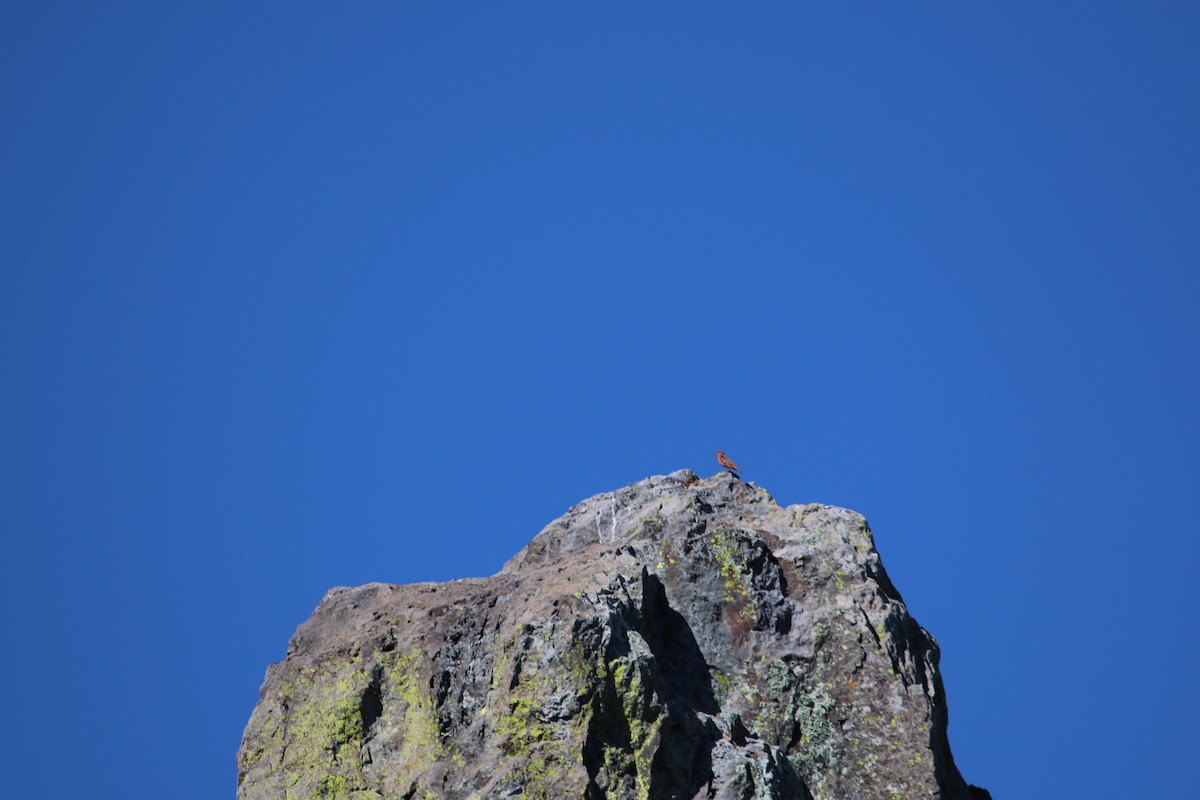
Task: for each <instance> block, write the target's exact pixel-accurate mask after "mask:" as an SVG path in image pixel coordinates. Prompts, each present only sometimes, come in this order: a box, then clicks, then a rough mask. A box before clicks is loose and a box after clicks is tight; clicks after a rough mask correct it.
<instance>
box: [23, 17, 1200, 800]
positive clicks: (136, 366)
mask: <svg viewBox="0 0 1200 800" xmlns="http://www.w3.org/2000/svg"><path fill="white" fill-rule="evenodd" d="M193 6H194V7H193ZM739 6H740V7H738V8H734V7H733V4H714V3H702V4H683V3H649V4H591V5H587V4H569V5H564V4H557V3H522V4H516V5H514V4H491V3H489V4H482V3H480V4H470V3H465V4H448V3H440V4H434V3H391V4H383V3H360V4H350V5H345V4H341V5H339V6H333V5H330V4H324V3H308V2H302V3H287V4H257V5H254V6H253V7H249V6H248V5H247V4H242V3H236V4H235V3H215V2H214V3H203V4H178V3H173V4H164V3H122V2H116V3H105V4H97V3H89V4H83V3H76V4H68V3H51V2H8V3H5V4H3V6H0V103H2V106H0V107H2V108H3V110H4V119H5V122H4V123H3V125H0V252H2V253H3V257H2V261H3V267H2V269H0V369H2V370H3V375H4V376H5V380H4V383H3V390H2V392H0V420H2V421H0V448H2V451H3V453H4V454H5V458H4V459H3V460H2V461H0V470H3V472H2V474H0V501H2V503H3V516H2V517H0V520H2V522H3V529H4V550H5V556H4V558H3V559H0V586H2V590H3V592H4V599H5V606H6V608H7V612H8V613H6V614H5V615H4V616H3V618H2V621H0V626H2V628H0V635H2V636H3V641H4V642H5V651H4V658H3V659H0V678H2V679H3V680H4V683H5V685H6V686H7V694H8V700H7V706H6V711H5V718H6V720H7V722H6V724H5V725H3V726H0V765H3V767H4V773H5V776H6V778H5V781H6V788H5V794H6V795H7V796H12V797H37V798H46V799H47V800H57V798H76V797H80V796H85V795H86V796H88V797H93V798H96V797H98V798H107V797H112V798H122V800H128V798H140V797H145V798H158V797H164V796H169V797H174V798H177V800H190V798H197V800H198V799H199V798H211V797H222V796H224V797H232V796H233V792H234V785H235V768H234V752H235V750H236V748H237V745H238V742H239V740H240V736H241V731H242V728H243V726H244V725H245V722H246V720H247V719H248V717H249V715H250V712H251V710H252V708H253V706H254V703H255V701H256V699H257V691H258V686H259V683H260V681H261V679H262V677H263V672H264V670H265V668H266V666H267V664H268V663H270V662H272V661H277V660H280V659H281V658H282V657H283V655H284V648H285V645H286V642H287V639H288V637H289V636H290V635H291V634H292V632H293V630H294V629H295V627H296V625H298V624H299V623H300V622H301V621H303V620H304V619H305V618H306V617H307V615H308V614H309V613H310V612H311V610H312V608H313V607H314V606H315V605H316V603H317V601H318V600H319V599H320V597H321V596H322V594H323V593H324V592H325V590H326V589H328V588H329V587H331V586H335V585H355V584H360V583H365V582H369V581H388V582H394V583H404V582H411V581H419V580H444V579H449V578H453V577H462V576H472V575H486V574H490V573H492V572H494V571H496V570H497V569H498V568H499V567H500V565H501V564H502V563H503V562H504V561H505V560H506V559H507V558H508V557H509V556H511V555H512V554H513V553H515V552H516V551H517V550H518V549H519V548H521V547H522V546H523V545H524V544H525V543H526V542H527V541H528V540H529V538H531V537H532V536H533V535H534V534H535V533H537V531H538V530H540V529H541V527H542V526H543V525H544V524H545V523H547V522H548V521H550V520H551V519H553V518H554V517H556V516H558V515H559V514H561V513H562V512H564V511H565V510H566V509H567V508H568V507H569V506H570V505H571V504H573V503H574V502H576V501H577V500H580V499H582V498H584V497H587V496H589V495H592V494H595V493H597V492H601V491H607V490H610V489H613V488H616V487H619V486H622V485H624V484H626V483H629V482H632V481H636V480H638V479H640V478H642V477H644V476H646V475H650V474H656V473H665V472H669V471H671V470H674V469H678V468H681V467H690V468H692V469H695V470H697V471H699V472H701V473H702V474H710V473H712V472H715V471H716V470H717V465H716V463H715V460H714V459H713V456H712V451H713V450H714V449H717V448H722V449H724V450H726V451H728V452H729V453H730V455H731V456H732V457H733V458H734V459H735V460H737V461H738V462H739V463H740V464H741V465H742V467H743V468H744V473H745V476H746V477H747V478H748V479H749V480H753V481H756V482H758V483H759V484H760V485H762V486H765V487H766V488H768V489H769V490H770V491H771V492H772V493H773V494H774V495H775V496H776V498H777V499H779V500H780V502H782V503H785V504H790V503H797V502H801V503H803V502H822V503H830V504H837V505H843V506H847V507H850V508H854V509H856V510H858V511H861V512H862V513H864V514H866V515H867V516H868V518H869V519H870V521H871V523H872V526H873V528H874V529H875V532H876V540H877V544H878V546H879V549H880V551H881V553H882V555H883V558H884V561H885V564H886V565H887V568H888V570H889V572H890V573H891V575H892V577H893V579H894V580H895V582H896V584H897V585H898V587H899V588H900V590H901V592H902V593H903V595H904V597H905V599H906V600H907V602H908V604H909V607H910V609H911V610H912V612H913V613H914V614H915V615H916V617H917V618H918V620H919V621H920V622H921V623H922V624H923V625H924V626H925V627H927V628H929V629H930V630H931V631H932V632H933V633H934V634H935V635H936V636H937V637H938V639H939V641H940V643H941V645H942V648H943V662H942V665H943V668H944V672H945V680H946V687H947V692H948V698H949V706H950V722H951V727H950V739H951V743H952V746H953V749H954V753H955V756H956V758H957V760H958V762H959V765H960V767H961V769H962V771H963V773H964V775H965V776H966V777H967V779H968V780H970V781H972V782H974V783H977V784H980V785H983V786H986V787H988V788H990V789H991V790H992V792H993V795H994V796H995V797H997V798H998V800H999V799H1000V798H1005V797H1009V798H1015V797H1021V798H1025V800H1037V798H1062V797H1095V798H1106V797H1112V798H1118V797H1135V796H1137V797H1183V796H1186V795H1187V794H1188V793H1190V792H1192V791H1194V786H1195V780H1194V777H1193V776H1192V775H1191V770H1190V768H1188V767H1187V765H1188V764H1189V763H1190V761H1191V760H1192V759H1193V758H1194V756H1195V752H1194V751H1195V719H1196V718H1197V714H1198V713H1200V697H1198V691H1197V688H1196V681H1195V680H1194V678H1193V677H1190V676H1191V671H1192V669H1193V668H1192V667H1191V666H1189V665H1191V664H1193V663H1194V662H1195V660H1196V656H1197V649H1198V645H1197V639H1198V636H1197V630H1196V626H1195V624H1194V622H1192V621H1190V614H1189V613H1188V612H1187V610H1186V609H1187V608H1188V607H1189V606H1190V601H1191V600H1192V594H1193V586H1194V581H1193V579H1192V578H1190V577H1189V575H1191V574H1192V572H1193V571H1194V569H1195V565H1196V562H1197V556H1198V555H1200V552H1198V551H1200V548H1198V546H1197V543H1196V542H1197V537H1198V536H1200V529H1198V525H1197V521H1196V513H1195V503H1196V498H1197V492H1196V487H1197V485H1198V482H1200V456H1198V452H1200V421H1198V415H1197V411H1196V409H1197V407H1198V406H1200V398H1198V397H1197V395H1198V388H1200V386H1198V379H1200V376H1198V369H1197V367H1198V365H1200V358H1198V357H1200V321H1198V314H1197V304H1198V301H1200V147H1197V144H1196V143H1197V142H1200V104H1198V103H1197V97H1198V96H1200V48H1198V47H1197V46H1196V42H1197V41H1200V11H1197V6H1195V5H1194V4H1191V3H1182V2H1181V3H1124V4H1121V3H1104V2H1100V3H1069V4H1068V3H1050V4H1047V3H1020V2H1018V3H1005V4H998V3H989V4H981V3H923V4H895V3H821V4H798V3H793V4H784V3H757V4H753V5H750V4H739Z"/></svg>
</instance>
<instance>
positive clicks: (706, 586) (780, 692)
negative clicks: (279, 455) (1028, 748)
mask: <svg viewBox="0 0 1200 800" xmlns="http://www.w3.org/2000/svg"><path fill="white" fill-rule="evenodd" d="M937 663H938V649H937V645H936V643H935V642H934V640H933V637H932V636H930V635H929V634H928V633H927V632H926V631H925V630H923V629H922V628H921V627H920V626H919V625H917V623H916V621H915V620H913V618H912V617H911V616H910V615H909V614H908V611H907V609H906V608H905V606H904V603H903V602H902V601H901V599H900V595H899V594H898V593H897V591H896V589H895V587H893V586H892V583H891V581H890V580H888V577H887V573H886V572H884V569H883V565H882V564H881V563H880V560H879V554H878V553H877V552H876V550H875V547H874V543H873V539H872V534H871V531H870V529H869V528H868V527H867V523H866V521H865V520H864V519H863V518H862V517H861V516H859V515H858V514H855V513H854V512H852V511H847V510H845V509H841V508H832V507H829V506H822V505H806V506H790V507H787V508H781V507H780V506H779V505H778V504H777V503H776V502H775V501H774V500H773V499H772V498H771V497H770V496H769V495H768V494H767V493H766V492H765V491H764V490H762V489H760V488H757V487H755V486H754V485H753V484H745V483H742V482H740V481H739V480H737V479H735V478H734V477H733V476H731V475H730V474H729V473H719V474H717V475H715V476H713V477H711V478H707V479H704V480H700V479H698V478H697V477H696V475H695V474H694V473H692V472H690V471H688V470H681V471H679V472H675V473H672V474H671V475H668V476H655V477H652V478H647V479H646V480H643V481H641V482H639V483H637V484H634V485H632V486H628V487H625V488H624V489H620V490H618V491H616V492H611V493H607V494H601V495H597V496H595V497H592V498H590V499H588V500H585V501H584V502H582V503H580V504H579V505H577V506H575V507H574V508H572V509H571V510H570V511H568V512H567V513H566V514H565V515H564V516H563V517H561V518H559V519H558V520H555V521H554V522H552V523H550V525H548V526H547V527H546V528H545V529H544V530H543V531H542V532H541V533H540V534H538V536H536V537H535V538H534V539H533V541H531V542H530V543H529V545H528V546H527V547H526V548H525V549H524V550H522V551H521V552H520V553H518V554H517V555H516V556H515V557H514V558H513V559H512V560H511V561H509V562H508V564H506V565H505V566H504V568H503V569H502V570H501V571H500V572H499V573H498V574H496V575H494V576H492V577H490V578H479V579H466V580H456V581H451V582H450V583H445V584H411V585H407V586H390V585H385V584H371V585H368V586H362V587H359V588H355V589H347V588H336V589H333V590H331V591H330V592H329V593H328V594H327V595H326V596H325V598H324V599H323V600H322V601H321V603H320V605H319V606H318V607H317V609H316V611H315V612H314V613H313V615H312V617H311V618H310V619H309V620H308V621H307V622H305V623H304V624H303V625H301V626H300V628H299V630H297V632H296V635H295V636H294V637H293V638H292V641H291V643H290V645H289V647H288V651H287V658H286V659H285V660H284V661H283V662H282V663H279V664H273V665H272V666H271V667H270V668H269V669H268V671H267V677H266V680H265V682H264V684H263V687H262V695H261V700H260V701H259V704H258V706H257V708H256V709H255V710H254V714H253V716H252V717H251V719H250V723H249V725H248V726H247V728H246V733H245V737H244V739H243V742H242V746H241V748H240V750H239V752H238V768H239V776H238V797H239V799H240V800H268V798H269V799H270V800H278V799H279V798H287V799H288V800H305V799H306V798H314V799H315V798H330V799H334V798H336V799H338V800H366V799H367V798H372V799H375V798H388V800H391V799H392V798H405V800H414V799H416V800H431V799H432V798H446V799H447V800H459V799H460V798H461V799H462V800H466V799H467V798H479V799H480V800H492V799H493V798H518V797H519V798H524V799H525V800H562V799H563V798H581V799H582V800H600V799H601V798H612V799H615V798H622V799H624V798H639V799H643V800H644V799H647V798H655V799H656V800H657V799H660V798H661V800H675V799H676V798H680V799H682V798H714V799H717V798H719V799H721V800H724V799H726V798H728V799H729V800H751V799H753V800H766V799H767V798H771V799H773V800H774V799H778V798H794V799H796V800H801V799H806V798H814V799H815V800H830V799H832V798H839V799H840V798H846V799H847V800H851V799H854V800H857V799H859V798H861V799H862V800H892V799H893V798H895V799H897V800H898V799H899V798H904V800H915V799H916V798H940V799H941V800H981V799H982V798H987V797H988V794H987V792H986V791H984V790H981V789H976V788H975V787H968V785H967V784H966V783H965V782H964V781H963V779H962V777H961V776H960V775H959V772H958V769H957V768H956V767H955V765H954V761H953V759H952V757H951V755H950V746H949V742H948V740H947V738H946V704H945V698H944V693H943V690H942V681H941V678H940V676H939V674H938V670H937Z"/></svg>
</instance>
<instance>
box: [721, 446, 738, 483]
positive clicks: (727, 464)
mask: <svg viewBox="0 0 1200 800" xmlns="http://www.w3.org/2000/svg"><path fill="white" fill-rule="evenodd" d="M717 461H719V462H721V466H722V467H724V468H725V469H727V470H729V471H730V472H732V473H733V474H734V475H737V473H738V469H739V467H738V465H737V464H735V463H733V460H732V459H730V458H729V456H727V455H725V451H724V450H718V451H717ZM739 477H740V476H739Z"/></svg>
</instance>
